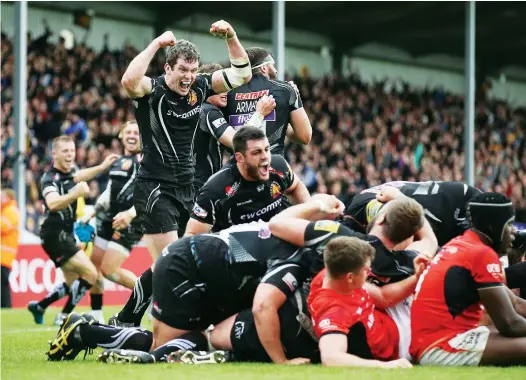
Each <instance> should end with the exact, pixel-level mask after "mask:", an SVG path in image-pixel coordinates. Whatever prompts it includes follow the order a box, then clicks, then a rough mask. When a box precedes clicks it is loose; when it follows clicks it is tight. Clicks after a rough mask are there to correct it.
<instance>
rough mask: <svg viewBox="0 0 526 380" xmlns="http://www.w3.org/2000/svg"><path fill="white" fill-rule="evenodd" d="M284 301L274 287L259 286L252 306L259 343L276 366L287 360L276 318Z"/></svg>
mask: <svg viewBox="0 0 526 380" xmlns="http://www.w3.org/2000/svg"><path fill="white" fill-rule="evenodd" d="M286 300H287V297H286V296H285V294H283V292H282V291H281V290H279V289H278V288H276V287H275V286H274V285H270V284H259V286H258V288H257V290H256V294H255V295H254V303H253V306H252V314H254V321H255V322H256V329H257V332H258V337H259V341H260V342H261V345H262V346H263V348H264V349H265V351H266V352H267V354H268V356H269V357H270V358H271V359H272V361H273V362H274V363H277V364H280V363H284V362H285V361H286V360H287V357H286V356H285V351H284V350H283V346H282V344H281V337H280V334H281V328H280V323H279V316H278V310H279V308H280V307H281V306H282V305H283V304H284V303H285V301H286Z"/></svg>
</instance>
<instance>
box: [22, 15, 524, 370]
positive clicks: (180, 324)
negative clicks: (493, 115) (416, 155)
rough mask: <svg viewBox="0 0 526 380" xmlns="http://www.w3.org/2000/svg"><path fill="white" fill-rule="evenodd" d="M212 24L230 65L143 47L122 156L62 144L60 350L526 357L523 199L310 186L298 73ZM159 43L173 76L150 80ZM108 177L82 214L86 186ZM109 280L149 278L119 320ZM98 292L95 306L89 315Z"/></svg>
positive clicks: (409, 188)
mask: <svg viewBox="0 0 526 380" xmlns="http://www.w3.org/2000/svg"><path fill="white" fill-rule="evenodd" d="M210 33H211V34H212V35H214V36H217V37H218V40H221V41H218V43H221V44H223V45H226V51H227V52H228V56H229V59H230V66H229V67H226V68H224V67H222V66H221V65H219V64H217V63H212V64H206V65H203V64H202V62H201V61H200V55H199V50H198V47H196V46H195V45H194V44H193V43H192V42H190V41H186V40H181V39H177V38H176V36H175V35H174V34H173V33H172V32H165V33H164V34H162V35H160V36H159V37H157V38H156V39H154V40H153V41H151V43H150V44H149V45H148V46H147V47H146V48H145V49H144V50H143V51H142V52H141V53H139V54H138V55H137V56H136V57H135V58H134V59H133V60H132V61H131V63H130V64H129V66H128V68H127V70H126V72H125V73H124V75H123V77H122V82H121V84H122V87H123V88H124V90H125V91H126V93H127V94H128V96H129V97H130V98H131V99H132V100H133V104H134V107H135V120H130V121H128V122H127V123H125V124H124V125H122V127H121V130H120V134H119V138H120V139H121V142H122V147H123V151H122V155H121V156H117V155H111V156H109V157H108V158H106V160H105V161H104V163H103V164H101V165H99V166H97V167H94V168H89V169H84V170H77V169H76V168H75V143H74V141H73V140H72V139H70V138H67V137H59V138H57V139H56V140H55V141H54V142H53V158H54V164H53V168H52V169H51V171H50V172H49V173H46V175H44V177H43V178H42V181H41V194H42V197H43V199H44V202H45V207H46V215H45V219H44V221H43V224H42V228H41V239H42V246H43V248H44V250H45V252H46V253H47V254H48V255H49V257H50V258H51V259H52V260H53V261H54V263H55V265H56V266H57V267H60V268H61V269H62V271H63V272H64V275H65V281H64V283H63V284H60V285H59V286H58V287H57V288H56V289H55V290H54V291H53V292H51V293H50V294H48V295H47V296H46V297H45V298H44V299H42V300H40V301H34V302H31V303H30V304H29V305H28V309H29V311H30V312H31V314H32V315H33V317H34V320H35V322H36V323H40V324H41V323H43V320H44V316H45V311H46V308H47V307H48V306H49V305H51V304H52V303H54V302H56V301H57V300H59V299H60V298H62V297H66V296H67V297H68V301H67V303H66V306H65V307H64V310H63V311H62V313H60V314H59V315H58V316H57V317H56V318H55V322H56V324H57V325H60V327H59V330H58V333H57V335H56V337H54V338H53V339H52V340H51V342H50V344H49V349H48V351H47V356H48V359H49V360H50V361H61V360H75V358H76V357H77V356H78V355H79V353H81V352H82V351H86V352H90V351H91V350H93V349H96V348H100V349H101V350H102V351H100V352H98V359H99V361H101V362H105V363H108V362H123V363H143V364H153V363H158V362H164V363H166V362H168V363H191V364H201V363H211V364H214V363H215V364H220V363H224V362H268V363H275V364H298V365H302V364H316V363H321V364H323V365H326V366H350V367H381V368H411V367H413V366H414V365H436V366H485V365H499V366H506V365H517V364H522V365H525V364H526V301H525V300H524V297H525V296H526V262H518V263H515V262H511V261H509V260H508V262H507V263H506V265H503V263H505V262H506V261H505V260H504V259H503V258H504V257H506V256H507V255H508V253H509V252H510V249H512V248H513V249H519V250H524V248H525V247H524V246H525V245H526V244H524V241H523V240H525V239H524V238H523V237H522V235H521V234H520V233H517V231H515V229H514V227H513V222H514V219H515V210H514V206H513V204H512V203H511V201H510V200H509V199H508V198H506V197H505V196H504V195H502V194H498V193H484V192H482V191H480V190H478V189H476V188H474V187H472V186H469V185H467V184H464V183H462V182H443V181H439V180H438V179H437V180H436V181H428V182H404V181H396V182H389V183H385V184H382V185H380V186H377V187H374V188H371V189H366V190H364V191H362V192H361V193H359V194H357V195H355V196H354V198H353V199H352V200H351V201H350V202H349V203H348V204H346V205H345V204H343V203H342V202H341V201H340V200H339V199H338V198H336V197H335V196H332V195H327V194H312V195H311V194H310V193H309V191H308V190H307V187H306V186H305V184H304V183H303V182H302V180H301V178H300V176H299V175H298V173H294V171H293V170H292V168H291V166H290V165H289V163H288V162H287V160H286V157H285V141H286V139H289V140H291V141H293V142H295V143H298V144H304V145H307V144H309V142H310V139H311V136H312V126H311V124H310V121H309V118H308V116H307V114H306V112H305V110H304V108H303V103H302V100H301V96H300V94H299V91H298V89H297V87H296V86H295V84H294V83H292V82H290V83H289V82H284V81H280V80H278V79H277V70H276V68H275V66H274V63H275V62H274V58H273V56H272V54H271V53H269V52H268V51H267V50H266V49H263V48H259V47H250V48H245V47H244V46H243V45H242V43H241V41H242V36H238V35H237V33H236V31H235V30H234V28H233V27H232V25H230V24H229V23H228V22H226V21H223V20H220V21H218V22H216V23H214V24H212V26H211V28H210ZM160 49H164V55H165V59H166V61H165V65H164V73H163V74H162V75H160V76H158V77H152V78H150V77H147V76H146V75H145V74H146V72H147V69H148V66H149V64H150V62H151V60H152V59H153V57H154V56H155V55H156V54H157V52H158V51H159V50H160ZM219 58H220V57H218V60H219ZM280 69H281V68H280ZM104 172H107V173H108V176H109V179H110V181H109V183H108V186H107V188H106V190H105V191H104V193H103V194H102V195H101V196H100V198H99V199H98V200H97V202H96V205H95V207H94V208H93V211H87V212H84V213H82V212H80V213H79V202H81V199H82V197H83V196H85V195H86V194H87V192H88V191H89V189H88V186H87V184H86V182H85V181H88V180H89V179H91V178H93V177H94V176H96V175H99V174H101V173H104ZM93 220H96V228H94V227H92V226H91V224H90V223H91V222H92V221H93ZM141 239H142V241H143V242H144V244H145V245H146V247H147V248H148V251H149V253H150V255H151V258H152V262H153V264H152V265H151V267H150V268H148V269H147V270H146V271H145V272H144V273H140V274H134V273H132V272H130V271H128V270H126V269H124V268H122V264H123V263H124V261H125V260H126V258H127V257H128V255H130V253H131V252H132V249H133V247H134V246H135V245H137V244H138V243H139V241H141ZM78 241H80V242H81V243H82V247H83V248H79V244H78ZM131 254H133V253H131ZM137 275H138V277H137ZM103 278H105V279H107V280H110V281H113V282H115V283H117V284H119V285H122V286H125V287H127V288H129V289H132V292H131V295H130V297H129V299H128V301H127V302H126V304H125V305H124V306H123V308H122V309H121V310H120V311H119V312H118V313H117V314H115V315H113V316H111V318H109V320H108V323H107V324H105V321H104V317H103V315H102V308H103V301H102V294H103V291H104V288H103V282H102V279H103ZM87 293H90V297H91V308H92V312H91V313H85V314H82V315H81V314H79V313H76V312H74V311H73V309H74V307H75V306H76V305H77V304H78V303H79V301H80V299H81V298H82V297H83V296H84V295H85V294H87ZM148 310H150V314H151V317H152V324H153V326H152V330H151V331H150V330H148V329H145V328H143V327H141V323H142V322H143V319H144V316H145V314H146V313H147V312H148Z"/></svg>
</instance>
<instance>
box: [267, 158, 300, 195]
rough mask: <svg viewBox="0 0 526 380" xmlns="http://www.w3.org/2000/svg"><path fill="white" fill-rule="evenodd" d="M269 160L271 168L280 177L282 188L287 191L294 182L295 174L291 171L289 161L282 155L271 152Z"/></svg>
mask: <svg viewBox="0 0 526 380" xmlns="http://www.w3.org/2000/svg"><path fill="white" fill-rule="evenodd" d="M271 162H272V164H271V166H272V169H274V171H275V172H276V173H277V174H278V175H279V176H280V177H281V178H282V180H283V185H284V190H285V191H287V190H288V189H289V188H290V187H291V186H292V184H293V183H294V179H295V178H296V175H295V174H294V172H293V171H292V168H291V167H290V165H289V163H288V162H287V161H286V160H285V159H284V158H283V157H282V156H280V155H278V154H273V155H272V161H271Z"/></svg>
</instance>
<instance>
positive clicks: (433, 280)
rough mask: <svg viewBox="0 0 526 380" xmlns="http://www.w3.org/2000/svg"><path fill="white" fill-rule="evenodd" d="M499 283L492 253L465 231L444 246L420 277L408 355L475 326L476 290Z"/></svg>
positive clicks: (477, 310) (478, 307) (496, 261)
mask: <svg viewBox="0 0 526 380" xmlns="http://www.w3.org/2000/svg"><path fill="white" fill-rule="evenodd" d="M500 283H502V270H501V269H500V264H499V258H498V256H497V254H496V253H495V251H493V250H492V249H491V248H490V247H489V246H487V245H484V244H483V243H482V242H481V240H480V238H479V237H478V236H477V235H476V233H475V232H473V231H471V230H468V231H466V232H465V233H464V235H462V236H459V237H456V238H455V239H453V240H451V241H450V242H449V243H448V244H446V245H445V246H444V247H443V248H442V250H441V251H440V252H439V253H438V254H437V255H436V256H435V257H434V258H433V260H432V261H431V263H430V264H429V266H428V267H427V268H426V270H425V271H424V273H423V274H422V275H421V277H420V279H419V281H418V284H417V287H416V292H415V298H414V301H413V305H412V307H411V328H412V339H411V355H412V356H413V357H414V358H415V357H419V356H420V355H421V353H422V350H424V349H425V348H427V347H429V346H430V345H431V344H433V343H435V342H436V341H438V340H440V339H442V338H444V337H446V336H454V335H456V334H458V333H461V332H465V331H467V330H470V329H473V328H475V327H477V326H478V323H479V321H480V318H481V315H482V308H481V304H480V298H479V294H478V289H479V288H481V287H487V286H495V285H496V284H500Z"/></svg>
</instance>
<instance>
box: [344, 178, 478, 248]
mask: <svg viewBox="0 0 526 380" xmlns="http://www.w3.org/2000/svg"><path fill="white" fill-rule="evenodd" d="M386 185H390V186H395V187H397V188H399V189H400V191H401V192H402V193H403V194H404V195H406V196H408V197H409V198H413V199H414V200H416V201H417V202H418V203H420V204H421V205H422V207H423V208H424V213H425V216H426V219H427V221H428V222H429V224H430V225H431V227H432V228H433V231H434V232H435V235H436V237H437V240H438V244H439V245H443V244H446V243H447V242H448V241H450V240H451V239H453V238H454V237H456V236H459V235H461V234H463V233H464V231H465V230H466V229H467V228H468V226H467V222H466V202H467V201H468V200H469V199H471V198H472V197H473V196H475V195H476V194H479V193H480V190H478V189H477V188H475V187H473V186H468V185H466V184H465V183H463V182H441V181H427V182H406V181H394V182H388V183H386ZM382 186H383V185H380V186H376V187H373V188H370V189H366V190H364V191H362V192H361V193H360V194H358V195H357V196H355V197H354V198H353V200H352V201H351V204H350V205H349V206H347V208H346V210H345V214H346V215H350V216H352V217H353V218H354V219H355V220H356V221H357V222H358V223H359V224H360V225H361V226H362V227H363V228H365V227H366V226H367V224H368V222H369V220H368V216H367V215H368V213H369V214H371V212H372V211H373V209H375V208H378V207H379V205H380V204H379V202H376V201H375V200H376V194H378V193H379V192H380V190H381V187H382ZM373 214H374V213H373ZM369 219H370V218H369ZM353 226H354V224H353Z"/></svg>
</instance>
